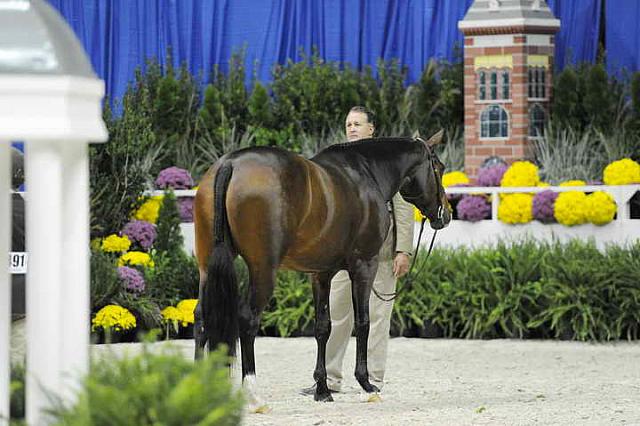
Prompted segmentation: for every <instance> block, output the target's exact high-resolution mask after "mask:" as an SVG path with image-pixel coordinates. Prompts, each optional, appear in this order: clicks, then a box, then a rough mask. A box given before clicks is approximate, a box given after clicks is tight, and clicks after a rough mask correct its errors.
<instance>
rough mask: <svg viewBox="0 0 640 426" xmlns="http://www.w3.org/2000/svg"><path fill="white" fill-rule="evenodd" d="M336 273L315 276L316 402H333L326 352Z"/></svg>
mask: <svg viewBox="0 0 640 426" xmlns="http://www.w3.org/2000/svg"><path fill="white" fill-rule="evenodd" d="M334 275H335V272H331V273H326V272H323V273H318V274H313V283H312V287H313V301H314V303H315V310H316V323H315V336H316V343H317V345H318V357H317V358H316V369H315V370H314V372H313V379H314V380H315V381H316V393H315V395H314V399H315V400H316V401H323V402H331V401H333V397H332V396H331V392H330V391H329V387H328V386H327V367H326V352H327V341H328V340H329V334H331V316H330V313H329V291H330V289H331V278H332V277H333V276H334Z"/></svg>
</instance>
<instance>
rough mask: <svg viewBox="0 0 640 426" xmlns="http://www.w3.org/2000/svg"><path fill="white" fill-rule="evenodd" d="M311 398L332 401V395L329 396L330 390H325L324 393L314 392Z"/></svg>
mask: <svg viewBox="0 0 640 426" xmlns="http://www.w3.org/2000/svg"><path fill="white" fill-rule="evenodd" d="M313 399H315V400H316V401H318V402H333V397H332V396H331V392H327V393H326V394H319V393H316V394H315V395H314V396H313Z"/></svg>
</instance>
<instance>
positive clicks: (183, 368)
mask: <svg viewBox="0 0 640 426" xmlns="http://www.w3.org/2000/svg"><path fill="white" fill-rule="evenodd" d="M242 405H243V401H242V397H241V395H240V393H239V392H236V391H234V390H233V388H232V385H231V383H230V380H229V372H228V368H227V357H226V356H225V355H223V354H222V353H221V352H215V353H212V354H210V356H208V357H207V358H206V359H205V360H203V361H198V362H196V363H195V364H194V362H193V361H191V360H187V359H185V357H184V356H183V355H182V354H181V353H180V352H179V351H178V350H177V349H174V350H170V349H168V350H165V351H163V352H162V353H159V354H153V353H151V352H150V351H149V350H148V348H146V347H145V349H144V350H143V353H142V354H141V355H138V356H135V357H131V358H122V359H116V358H112V357H105V358H100V359H99V360H96V361H94V362H93V363H92V367H91V372H90V374H89V375H88V376H87V378H86V379H85V380H84V382H83V386H82V391H81V393H80V394H79V398H78V403H77V404H76V405H75V406H73V407H63V406H58V407H57V408H56V409H55V410H54V411H53V417H54V421H55V424H60V425H69V426H73V425H82V426H85V425H91V426H101V425H140V426H144V425H186V424H198V425H237V424H239V423H240V420H241V415H242Z"/></svg>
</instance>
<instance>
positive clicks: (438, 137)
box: [426, 129, 444, 146]
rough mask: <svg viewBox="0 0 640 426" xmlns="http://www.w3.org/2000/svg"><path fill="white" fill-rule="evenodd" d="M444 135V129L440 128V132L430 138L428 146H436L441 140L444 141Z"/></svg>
mask: <svg viewBox="0 0 640 426" xmlns="http://www.w3.org/2000/svg"><path fill="white" fill-rule="evenodd" d="M443 136H444V130H443V129H440V131H439V132H438V133H436V134H435V135H433V136H431V137H430V138H429V140H428V141H427V142H426V144H427V145H428V146H434V145H438V144H439V143H440V142H442V137H443Z"/></svg>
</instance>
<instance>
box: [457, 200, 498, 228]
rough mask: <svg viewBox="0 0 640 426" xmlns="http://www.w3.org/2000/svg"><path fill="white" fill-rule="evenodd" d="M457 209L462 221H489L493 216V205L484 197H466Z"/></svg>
mask: <svg viewBox="0 0 640 426" xmlns="http://www.w3.org/2000/svg"><path fill="white" fill-rule="evenodd" d="M456 208H457V211H458V217H459V218H460V219H462V220H469V221H471V222H477V221H479V220H482V219H487V218H488V217H489V215H490V214H491V204H489V202H488V201H487V199H486V198H485V197H483V196H482V195H465V196H464V197H462V199H461V200H460V201H459V202H458V205H457V206H456Z"/></svg>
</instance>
